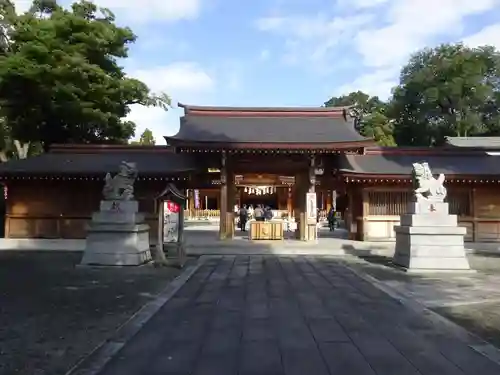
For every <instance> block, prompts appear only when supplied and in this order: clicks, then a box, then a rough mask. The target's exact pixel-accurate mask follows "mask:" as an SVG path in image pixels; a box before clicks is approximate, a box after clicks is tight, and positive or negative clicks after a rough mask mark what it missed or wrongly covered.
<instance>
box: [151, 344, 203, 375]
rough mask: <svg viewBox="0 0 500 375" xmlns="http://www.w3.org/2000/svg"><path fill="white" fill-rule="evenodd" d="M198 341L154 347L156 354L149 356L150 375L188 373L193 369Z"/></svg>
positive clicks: (197, 350)
mask: <svg viewBox="0 0 500 375" xmlns="http://www.w3.org/2000/svg"><path fill="white" fill-rule="evenodd" d="M199 346H200V345H199V344H198V343H178V344H176V345H171V347H169V348H163V347H157V348H155V349H156V350H155V352H156V355H153V356H152V357H151V358H150V362H149V364H148V369H147V370H148V372H149V374H150V375H170V374H172V375H176V374H189V373H191V372H192V371H193V369H194V365H195V362H196V360H197V356H198V352H199Z"/></svg>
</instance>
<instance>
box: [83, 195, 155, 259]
mask: <svg viewBox="0 0 500 375" xmlns="http://www.w3.org/2000/svg"><path fill="white" fill-rule="evenodd" d="M137 209H138V204H137V202H136V201H103V202H101V211H99V212H96V213H94V214H93V215H92V221H91V223H90V225H89V228H88V233H87V239H86V244H85V250H84V253H83V258H82V261H81V264H85V265H99V266H137V265H140V264H143V263H146V262H149V261H151V252H150V249H149V225H147V224H145V223H144V216H143V215H142V214H139V213H138V212H137Z"/></svg>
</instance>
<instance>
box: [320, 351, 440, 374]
mask: <svg viewBox="0 0 500 375" xmlns="http://www.w3.org/2000/svg"><path fill="white" fill-rule="evenodd" d="M320 350H321V353H322V354H323V358H325V361H326V364H327V366H328V370H329V371H330V375H347V374H353V375H354V374H356V375H376V373H375V371H374V370H373V368H372V367H371V366H370V364H369V363H368V362H367V361H366V359H365V358H364V357H363V355H362V354H361V353H360V352H359V350H358V349H357V348H356V347H355V346H354V345H353V344H352V343H323V344H320ZM379 374H380V375H385V373H383V372H380V373H379ZM436 375H438V374H436Z"/></svg>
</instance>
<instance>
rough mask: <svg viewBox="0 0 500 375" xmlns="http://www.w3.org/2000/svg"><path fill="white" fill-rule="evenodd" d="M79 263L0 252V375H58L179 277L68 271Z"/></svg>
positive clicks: (171, 272) (148, 269)
mask: <svg viewBox="0 0 500 375" xmlns="http://www.w3.org/2000/svg"><path fill="white" fill-rule="evenodd" d="M80 258H81V253H71V252H67V253H66V252H33V251H30V252H22V251H16V252H5V251H0V322H1V324H0V375H10V374H22V375H45V374H50V375H59V374H61V375H63V374H64V373H65V372H66V371H68V370H69V369H70V368H71V367H72V366H73V365H74V364H75V363H76V362H78V360H79V359H80V358H82V357H83V356H84V355H86V354H88V353H89V352H90V351H92V350H93V349H94V348H95V347H96V346H97V345H98V344H99V343H101V342H102V341H104V340H105V339H106V338H108V337H109V336H110V335H111V334H112V333H113V332H114V331H115V330H116V329H117V328H118V327H119V326H120V325H122V324H123V323H124V322H126V321H127V319H128V318H129V317H130V316H132V315H133V314H134V312H136V311H137V310H138V309H139V308H140V307H142V306H143V305H144V304H145V303H147V302H148V301H150V300H151V299H153V298H154V297H155V296H156V295H157V294H158V293H159V292H161V291H162V290H163V289H164V288H165V287H166V286H167V284H168V282H169V281H170V280H172V279H173V278H175V277H176V276H177V275H179V273H180V272H181V271H180V270H178V269H175V268H154V267H152V266H142V267H133V268H80V267H78V268H75V265H76V264H78V262H79V261H80Z"/></svg>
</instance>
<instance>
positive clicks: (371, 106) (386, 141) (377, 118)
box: [324, 91, 396, 146]
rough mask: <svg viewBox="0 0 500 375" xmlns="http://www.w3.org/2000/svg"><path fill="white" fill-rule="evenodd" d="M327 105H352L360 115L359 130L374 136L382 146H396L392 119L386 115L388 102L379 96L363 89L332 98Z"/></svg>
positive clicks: (371, 136)
mask: <svg viewBox="0 0 500 375" xmlns="http://www.w3.org/2000/svg"><path fill="white" fill-rule="evenodd" d="M324 105H325V107H344V106H351V107H352V111H353V112H355V114H356V115H357V116H358V117H359V120H358V121H359V123H358V130H359V132H360V133H361V134H362V135H364V136H365V137H370V138H373V139H374V140H375V141H376V142H377V143H378V144H379V145H380V146H395V145H396V143H395V142H394V138H393V136H392V121H391V120H390V119H389V118H388V117H387V116H386V114H385V113H386V107H387V105H386V103H384V102H383V101H381V100H380V99H379V98H378V97H377V96H370V95H368V94H366V93H364V92H362V91H355V92H351V93H350V94H348V95H342V96H339V97H333V98H330V99H329V100H328V101H327V102H325V104H324Z"/></svg>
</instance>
